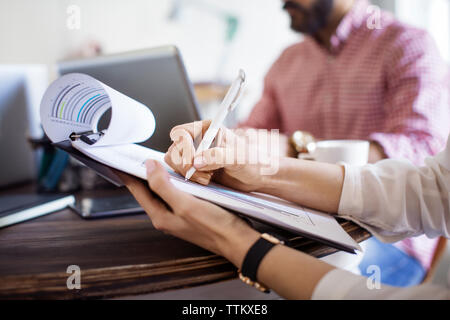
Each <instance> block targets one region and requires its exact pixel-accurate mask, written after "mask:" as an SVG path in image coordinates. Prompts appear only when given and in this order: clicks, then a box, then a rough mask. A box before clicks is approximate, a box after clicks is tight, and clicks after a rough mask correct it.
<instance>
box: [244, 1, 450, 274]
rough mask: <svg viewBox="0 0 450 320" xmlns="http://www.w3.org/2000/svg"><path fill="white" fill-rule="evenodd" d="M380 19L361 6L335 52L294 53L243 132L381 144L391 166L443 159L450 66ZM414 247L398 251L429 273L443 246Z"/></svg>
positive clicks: (309, 49)
mask: <svg viewBox="0 0 450 320" xmlns="http://www.w3.org/2000/svg"><path fill="white" fill-rule="evenodd" d="M375 18H376V16H373V15H371V12H370V10H369V3H368V2H367V1H366V0H359V1H357V2H356V3H355V5H354V7H353V8H352V10H351V11H350V12H349V13H348V14H347V15H346V16H345V17H344V18H343V20H342V21H341V23H340V24H339V26H338V28H337V30H336V33H335V34H334V36H333V37H332V38H331V50H327V49H325V48H324V47H322V46H320V45H319V44H318V43H317V42H316V41H315V40H314V39H312V38H310V37H307V38H306V39H305V40H304V41H303V42H301V43H298V44H295V45H293V46H291V47H289V48H287V49H286V50H285V51H284V52H283V53H282V55H281V56H280V57H279V59H278V60H277V61H276V62H275V63H274V65H273V66H272V67H271V69H270V70H269V72H268V74H267V76H266V78H265V82H264V92H263V96H262V98H261V100H260V101H259V102H258V103H257V104H256V106H255V107H254V109H253V110H252V112H251V114H250V116H249V118H248V120H247V121H245V122H244V123H241V124H240V126H243V127H244V126H245V127H252V128H265V129H280V131H281V132H283V133H285V134H287V135H291V134H292V133H293V132H294V131H296V130H304V131H308V132H311V133H312V134H313V135H314V136H315V137H317V138H319V139H363V140H371V141H377V142H378V143H379V144H380V145H381V146H382V147H383V148H384V151H385V153H386V155H387V156H388V157H389V158H406V159H409V160H410V161H412V162H413V163H414V164H417V165H420V164H422V163H423V160H424V159H425V158H426V157H427V156H429V155H433V154H435V153H437V152H439V151H441V150H442V149H443V148H444V146H445V142H446V138H447V136H448V134H449V121H450V107H449V104H448V94H449V90H448V87H447V80H448V75H449V73H448V66H447V64H446V63H445V62H444V61H443V60H442V58H441V56H440V54H439V52H438V49H437V47H436V45H435V43H434V41H433V39H432V38H431V36H430V35H429V34H428V33H427V32H425V31H423V30H419V29H416V28H413V27H411V26H408V25H405V24H402V23H400V22H399V21H397V20H395V19H394V17H393V16H392V15H391V14H389V13H387V12H381V15H380V21H379V22H380V24H379V25H380V26H381V28H380V29H376V28H370V26H371V23H372V22H373V19H375ZM413 240H414V239H413ZM413 240H407V241H404V242H401V243H399V244H398V246H399V247H401V248H402V249H403V250H404V251H406V252H407V253H409V254H410V255H412V256H415V257H416V258H417V259H419V260H420V261H421V262H422V265H423V266H424V267H425V268H427V267H428V266H429V264H430V261H431V258H432V253H433V249H434V247H435V244H436V241H434V240H428V239H424V238H422V239H417V240H416V241H413Z"/></svg>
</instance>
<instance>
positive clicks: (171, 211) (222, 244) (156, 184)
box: [119, 160, 259, 268]
mask: <svg viewBox="0 0 450 320" xmlns="http://www.w3.org/2000/svg"><path fill="white" fill-rule="evenodd" d="M146 166H147V179H148V185H146V184H145V183H143V182H142V181H140V180H138V179H135V178H133V177H131V176H129V175H126V174H123V173H119V175H120V177H121V178H122V180H123V181H124V183H125V185H126V186H127V188H128V189H129V190H130V192H131V193H132V194H133V196H134V197H135V198H136V200H137V201H138V202H139V204H140V205H141V206H142V207H143V208H144V210H145V211H146V212H147V214H148V216H149V217H150V219H151V220H152V223H153V225H154V227H155V228H156V229H158V230H161V231H164V232H167V233H170V234H172V235H174V236H176V237H178V238H181V239H184V240H186V241H189V242H192V243H194V244H196V245H198V246H200V247H203V248H205V249H207V250H209V251H212V252H214V253H216V254H218V255H221V256H224V257H225V258H227V259H228V260H230V261H231V262H232V263H233V264H234V265H236V266H237V267H238V268H240V266H241V264H242V261H243V259H244V257H245V254H246V253H247V251H248V249H249V248H250V246H251V245H252V244H253V243H254V242H255V241H256V240H257V239H258V237H259V233H258V232H257V231H255V230H253V229H252V228H250V227H249V226H248V224H247V223H245V222H244V221H243V220H242V219H240V218H238V217H237V216H235V215H233V214H231V213H229V212H227V211H226V210H224V209H221V208H219V207H218V206H216V205H214V204H211V203H209V202H206V201H203V200H199V199H197V198H195V197H193V196H191V195H189V194H187V193H184V192H182V191H181V190H179V189H177V188H176V187H175V186H174V185H173V184H172V183H171V182H170V179H169V175H168V173H167V171H166V170H165V169H164V168H163V166H162V165H161V164H160V163H158V162H157V161H154V160H148V161H147V162H146ZM151 191H153V192H154V193H155V194H157V195H158V196H159V197H160V198H161V199H162V200H163V201H164V202H165V203H166V204H167V205H168V207H167V206H165V205H164V203H163V202H162V201H160V200H158V199H157V198H156V197H155V196H154V195H152V192H151Z"/></svg>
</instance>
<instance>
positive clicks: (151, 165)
mask: <svg viewBox="0 0 450 320" xmlns="http://www.w3.org/2000/svg"><path fill="white" fill-rule="evenodd" d="M145 166H146V167H147V173H152V172H153V170H155V162H154V161H153V160H147V161H146V162H145Z"/></svg>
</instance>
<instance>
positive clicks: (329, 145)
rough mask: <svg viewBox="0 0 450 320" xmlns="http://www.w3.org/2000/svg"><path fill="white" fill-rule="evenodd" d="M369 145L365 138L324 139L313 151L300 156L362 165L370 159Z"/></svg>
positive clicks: (322, 160) (301, 157)
mask: <svg viewBox="0 0 450 320" xmlns="http://www.w3.org/2000/svg"><path fill="white" fill-rule="evenodd" d="M369 146H370V144H369V142H368V141H364V140H324V141H319V142H317V143H316V148H315V150H314V151H313V152H312V153H309V154H304V153H302V154H300V155H299V158H300V159H311V160H315V161H319V162H327V163H341V162H344V163H346V164H349V165H355V166H362V165H365V164H367V162H368V161H369Z"/></svg>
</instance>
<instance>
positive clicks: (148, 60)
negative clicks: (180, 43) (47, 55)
mask: <svg viewBox="0 0 450 320" xmlns="http://www.w3.org/2000/svg"><path fill="white" fill-rule="evenodd" d="M57 70H58V73H59V74H60V75H64V74H68V73H85V74H88V75H90V76H92V77H94V78H96V79H97V80H100V81H101V82H103V83H105V84H106V85H108V86H110V87H111V88H113V89H115V90H117V91H119V92H121V93H123V94H125V95H127V96H129V97H131V98H133V99H135V100H136V101H139V102H141V103H143V104H144V105H146V106H147V107H148V108H150V109H151V111H152V113H153V115H154V116H155V119H156V128H155V133H154V134H153V136H152V137H151V138H150V139H149V140H147V141H145V142H143V143H141V144H142V145H143V146H146V147H149V148H152V149H155V150H158V151H161V152H166V151H167V149H168V148H169V146H170V145H171V140H170V137H169V133H170V130H171V129H172V128H173V127H174V126H177V125H180V124H183V123H188V122H193V121H197V120H200V119H201V116H200V111H199V108H198V104H197V101H196V98H195V95H194V91H193V87H192V84H191V82H190V81H189V78H188V75H187V72H186V69H185V67H184V64H183V59H182V57H181V54H180V52H179V50H178V49H177V47H175V46H163V47H158V48H152V49H145V50H139V51H133V52H126V53H121V54H114V55H105V56H101V57H96V58H89V59H81V60H72V61H63V62H59V63H58V64H57ZM109 112H110V111H109ZM101 121H104V122H105V123H108V122H109V119H108V117H107V116H106V117H102V120H101ZM99 127H102V124H99Z"/></svg>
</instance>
